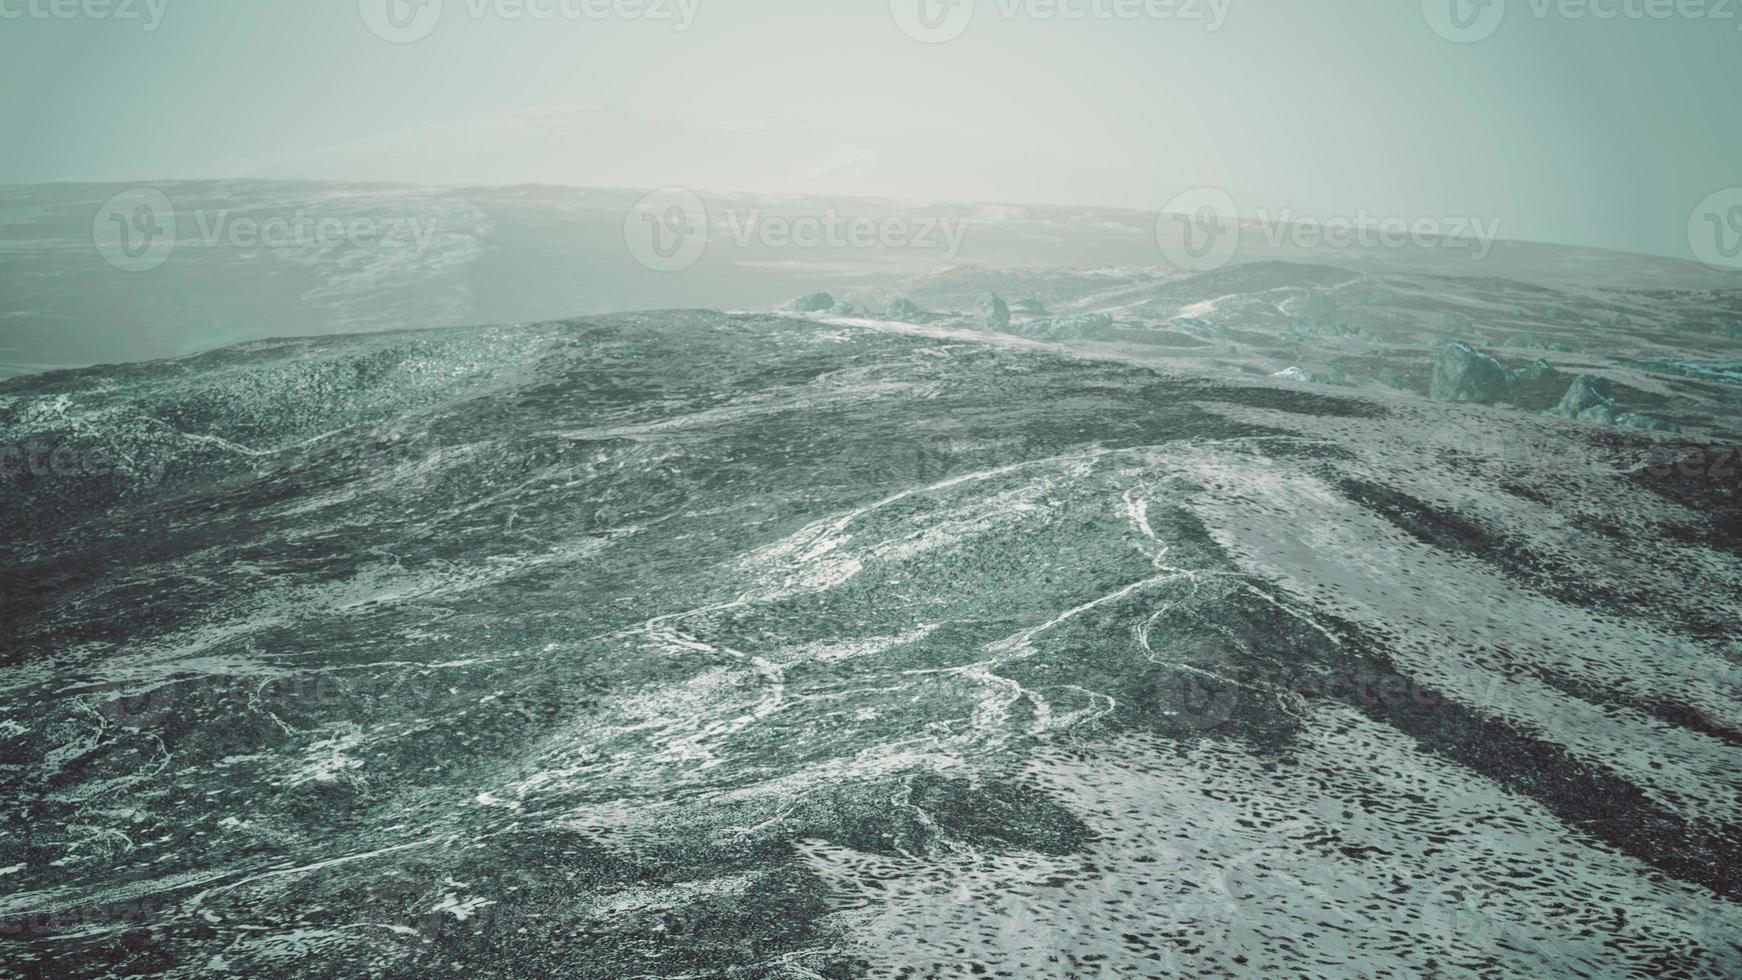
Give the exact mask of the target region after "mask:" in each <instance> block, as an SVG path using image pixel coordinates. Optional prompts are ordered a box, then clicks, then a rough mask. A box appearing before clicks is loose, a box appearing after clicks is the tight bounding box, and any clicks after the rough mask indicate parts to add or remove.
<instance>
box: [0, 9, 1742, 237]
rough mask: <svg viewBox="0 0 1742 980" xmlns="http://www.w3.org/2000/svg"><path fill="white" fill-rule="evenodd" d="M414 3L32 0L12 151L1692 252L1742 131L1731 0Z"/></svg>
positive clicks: (321, 174)
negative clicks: (1488, 9)
mask: <svg viewBox="0 0 1742 980" xmlns="http://www.w3.org/2000/svg"><path fill="white" fill-rule="evenodd" d="M403 2H404V0H364V2H363V3H361V4H353V3H351V2H348V0H347V2H338V3H330V4H324V5H312V4H297V5H291V4H247V5H238V4H228V3H222V2H220V0H154V2H152V3H149V4H148V3H144V2H138V3H133V4H127V5H116V6H115V8H114V9H113V10H112V11H110V13H109V14H108V16H95V15H94V13H95V8H93V16H77V17H73V18H67V19H63V18H61V17H59V16H57V15H55V14H54V10H56V9H59V8H56V7H54V6H53V5H50V4H47V3H42V2H39V0H14V2H12V3H10V4H8V5H6V6H5V10H4V11H0V13H4V14H5V15H6V16H4V17H3V18H0V81H3V82H4V83H6V84H7V85H8V87H9V90H11V91H19V92H23V91H29V92H32V93H33V96H32V98H29V99H18V100H11V101H9V102H8V103H7V104H6V105H5V106H4V107H3V108H0V127H3V128H4V131H5V132H7V133H8V134H10V135H11V139H10V140H9V143H10V146H9V148H8V152H7V153H6V154H4V155H0V183H6V184H32V183H39V182H61V181H103V182H135V181H159V180H182V179H198V178H270V179H300V180H321V181H344V182H349V181H368V182H376V181H387V182H395V183H410V184H431V185H468V186H475V185H515V184H525V183H541V184H553V185H567V186H576V187H612V188H616V187H622V188H654V187H660V186H683V187H690V188H696V189H700V190H719V191H730V192H751V193H759V194H769V195H799V194H803V195H814V196H819V197H828V196H855V197H872V198H883V199H890V200H898V201H899V200H908V201H915V202H926V201H978V202H998V203H1015V204H1057V205H1085V206H1102V207H1122V208H1133V209H1143V210H1153V209H1157V208H1161V207H1163V206H1165V205H1166V204H1167V203H1168V202H1169V201H1170V200H1171V199H1172V198H1173V197H1174V195H1176V194H1178V193H1179V192H1181V191H1183V190H1185V189H1187V188H1192V187H1198V186H1213V187H1217V188H1220V189H1223V190H1226V191H1228V192H1229V193H1230V194H1231V195H1232V196H1233V197H1234V199H1235V200H1236V201H1238V203H1239V205H1240V207H1241V209H1242V211H1243V212H1250V211H1252V210H1254V209H1263V210H1265V211H1267V212H1270V213H1280V212H1283V211H1285V210H1286V211H1288V212H1289V213H1291V214H1299V215H1303V216H1311V217H1316V218H1320V219H1335V218H1346V219H1360V218H1363V217H1366V218H1371V219H1372V220H1382V219H1387V218H1390V219H1399V220H1403V221H1409V220H1414V219H1417V218H1431V219H1439V220H1445V219H1456V218H1467V219H1471V220H1476V221H1481V222H1483V223H1484V224H1486V223H1489V222H1497V223H1498V226H1499V235H1500V237H1502V238H1505V239H1513V240H1525V241H1541V242H1550V243H1558V244H1567V245H1575V246H1587V247H1596V248H1604V249H1614V250H1620V251H1629V252H1639V253H1647V254H1655V255H1662V256H1671V257H1680V258H1691V257H1693V252H1692V250H1691V249H1690V243H1689V237H1690V235H1689V216H1690V214H1692V213H1693V212H1694V211H1695V209H1696V208H1697V207H1698V206H1699V205H1700V202H1701V201H1702V200H1704V199H1706V198H1708V196H1709V195H1710V194H1712V193H1713V192H1714V191H1716V190H1718V189H1720V188H1723V187H1727V186H1731V185H1733V184H1734V183H1736V180H1737V172H1736V169H1735V167H1736V161H1737V160H1739V159H1742V128H1739V127H1738V126H1737V125H1736V122H1737V119H1736V115H1737V113H1736V111H1735V110H1733V109H1732V110H1730V111H1729V116H1730V117H1729V118H1727V119H1726V118H1715V117H1714V114H1713V111H1712V109H1711V106H1713V105H1719V104H1722V103H1723V99H1722V98H1721V97H1718V96H1717V95H1716V93H1721V92H1724V91H1732V92H1733V91H1737V90H1742V59H1739V58H1737V57H1736V56H1735V55H1736V50H1737V47H1738V45H1742V33H1739V32H1738V30H1737V28H1738V26H1742V25H1739V24H1738V22H1737V20H1736V19H1734V16H1730V17H1726V16H1723V15H1724V14H1726V13H1730V14H1732V15H1733V14H1734V12H1733V11H1726V10H1724V9H1722V8H1719V7H1716V6H1712V7H1703V8H1702V9H1703V10H1705V11H1706V14H1705V15H1704V16H1700V17H1682V16H1678V17H1669V18H1660V17H1656V16H1654V15H1653V14H1652V13H1651V11H1650V10H1649V9H1648V8H1647V7H1646V6H1644V5H1640V4H1633V3H1621V2H1618V3H1616V4H1613V5H1604V4H1597V5H1595V6H1593V7H1590V8H1582V7H1576V6H1569V5H1564V4H1549V3H1546V2H1544V0H1532V2H1528V3H1527V2H1516V0H1515V2H1513V3H1511V4H1510V5H1506V4H1504V3H1502V4H1500V5H1499V6H1498V7H1495V8H1492V9H1496V10H1499V11H1501V13H1502V14H1503V19H1502V20H1501V21H1499V22H1498V23H1497V24H1492V25H1489V26H1487V27H1485V28H1482V30H1485V31H1491V32H1492V33H1491V35H1489V34H1484V36H1483V37H1482V38H1481V43H1456V42H1455V41H1453V40H1448V39H1447V37H1446V36H1445V34H1446V33H1447V32H1446V31H1445V30H1436V29H1435V28H1436V16H1437V15H1435V14H1434V12H1433V9H1432V8H1433V6H1434V3H1436V2H1438V0H1431V2H1430V3H1429V4H1427V5H1426V8H1425V9H1424V5H1422V4H1418V3H1380V2H1377V0H1360V2H1355V3H1349V4H1346V5H1342V6H1340V7H1338V8H1336V9H1315V8H1308V7H1307V6H1306V5H1301V4H1291V3H1287V2H1284V0H1215V2H1214V3H1212V2H1211V0H1190V2H1181V3H1177V4H1173V3H1169V4H1163V3H1135V2H1123V0H1061V2H1058V3H1053V2H1050V0H1020V2H1019V0H979V2H978V3H977V4H975V3H971V2H969V0H960V2H958V3H956V4H955V5H951V4H947V3H940V2H939V0H896V2H894V3H889V2H855V3H842V4H830V5H828V6H827V7H826V8H825V7H821V6H819V5H816V4H807V3H803V2H801V0H757V2H753V3H752V2H737V3H732V4H725V3H719V4H716V3H713V2H710V0H683V2H681V3H680V2H679V0H646V2H630V0H589V2H587V3H580V2H573V3H562V2H559V0H548V2H546V0H536V2H531V3H524V4H523V3H519V2H515V0H446V2H445V3H442V2H440V0H429V2H428V3H425V4H423V5H421V6H419V5H407V6H405V7H403V9H399V8H394V7H393V5H394V4H400V3H403ZM922 4H923V7H922ZM1441 5H1442V6H1443V4H1441ZM86 6H89V5H88V4H86ZM1611 6H1612V7H1613V9H1612V10H1611V9H1610V7H1611ZM72 7H79V9H80V10H83V7H80V5H79V4H73V5H71V7H68V8H67V9H71V8H72ZM105 9H107V8H105ZM395 9H398V11H399V14H400V15H402V16H397V17H389V16H388V14H390V13H392V12H393V10H395ZM1474 9H1477V10H1481V9H1483V8H1474ZM1653 9H1654V8H1653ZM123 11H125V12H126V16H123V13H122V12H123ZM1611 14H1612V16H1610V15H1611ZM1484 16H1487V15H1486V14H1484ZM395 24H401V25H404V26H403V27H395V26H394V25H395ZM926 24H934V25H937V27H936V29H935V30H933V29H932V28H927V27H926V26H925V25H926ZM1439 26H1441V27H1443V26H1444V25H1443V24H1442V25H1439ZM904 27H905V28H906V29H905V30H904ZM928 31H929V32H930V33H928ZM916 35H917V36H916ZM928 42H930V43H928ZM1700 93H1706V94H1707V95H1708V96H1711V97H1699V94H1700ZM1719 115H1722V113H1720V114H1719ZM1521 160H1527V161H1530V165H1529V166H1526V167H1520V166H1517V165H1516V162H1517V161H1521Z"/></svg>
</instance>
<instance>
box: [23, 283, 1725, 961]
mask: <svg viewBox="0 0 1742 980" xmlns="http://www.w3.org/2000/svg"><path fill="white" fill-rule="evenodd" d="M798 291H799V290H797V289H790V290H787V291H786V292H787V293H789V294H791V293H796V292H798ZM988 291H996V292H998V293H999V294H1000V295H1002V296H1004V297H1005V298H1006V299H1007V300H1009V301H1011V303H1013V304H1015V303H1016V301H1018V300H1021V299H1034V300H1036V301H1037V304H1038V306H1039V307H1046V308H1047V309H1046V312H1045V314H1044V315H1043V314H1041V313H1037V312H1032V311H1033V310H1035V309H1036V308H1037V306H1036V305H1023V304H1018V305H1019V306H1020V308H1021V310H1023V312H1017V313H1015V314H1014V315H1013V316H1012V317H1011V320H1010V322H1009V323H1008V324H1005V325H1000V326H996V327H994V326H993V325H989V324H988V323H987V322H986V321H985V319H984V318H983V317H981V316H979V315H978V314H976V313H974V312H972V311H973V308H974V306H975V304H976V303H978V302H980V300H981V297H982V294H983V293H985V292H988ZM841 293H842V298H843V299H845V300H846V301H847V302H848V303H857V304H858V306H859V307H861V308H859V309H855V308H852V307H843V308H842V309H841V310H840V311H839V312H834V311H831V312H827V313H818V314H815V315H804V316H801V315H794V314H763V313H743V314H720V313H708V312H673V313H647V314H629V315H613V316H605V317H598V318H593V319H578V320H567V321H556V322H546V323H537V324H528V325H519V326H502V327H471V328H461V329H453V330H440V331H426V332H398V333H379V334H371V335H361V336H337V337H324V338H313V339H306V340H289V341H258V342H252V343H247V344H243V345H241V346H237V347H232V348H228V349H225V350H221V351H216V352H212V353H207V354H202V355H199V356H195V357H189V358H184V359H180V360H171V361H157V362H151V363H144V364H138V365H130V366H123V367H114V368H95V369H87V370H82V371H75V372H64V373H51V374H42V375H34V376H29V377H23V378H17V379H14V380H12V381H10V382H8V383H6V384H5V385H3V386H0V426H4V429H5V431H6V433H7V434H8V435H7V442H8V443H9V444H15V445H26V446H28V445H33V444H34V445H37V446H39V447H42V452H43V455H41V456H40V457H39V458H40V459H41V460H45V461H46V462H44V464H43V466H41V467H38V468H37V469H36V470H31V469H29V468H28V467H27V468H25V469H23V470H19V469H18V468H14V469H13V470H12V471H10V473H9V475H8V476H7V477H6V478H5V479H6V480H7V482H6V483H5V485H4V486H0V491H3V492H4V493H5V495H6V500H7V501H8V504H7V505H6V506H5V507H4V508H0V529H3V530H4V532H5V533H4V536H3V537H0V569H3V571H0V601H3V602H4V608H5V611H6V613H5V617H4V619H3V621H0V657H3V658H4V664H5V669H4V672H3V673H0V683H3V684H4V687H5V691H4V694H5V698H6V703H7V705H8V708H7V713H6V717H5V720H4V722H0V726H3V728H0V736H3V737H0V783H3V784H4V787H5V790H4V796H5V798H6V799H7V800H9V801H11V805H9V806H8V807H7V808H6V809H5V812H4V818H3V822H0V889H3V890H4V892H5V895H4V897H3V898H0V944H3V947H4V955H3V956H0V962H4V963H5V964H6V966H7V967H8V968H9V969H11V970H15V971H17V972H19V973H23V974H26V975H30V974H52V975H56V976H92V977H96V976H141V975H152V974H167V975H174V976H193V975H209V976H226V975H234V976H246V977H260V976H279V975H300V976H334V977H339V976H345V977H350V976H391V977H428V976H443V975H449V974H464V975H468V976H473V977H504V978H507V977H547V976H572V977H599V978H624V977H669V978H678V977H704V976H705V977H713V976H738V977H816V976H826V977H856V976H875V977H927V976H980V975H1002V976H1014V977H1036V976H1057V977H1068V976H1077V977H1086V976H1121V977H1124V976H1156V975H1171V974H1178V975H1186V976H1201V975H1211V976H1214V975H1253V974H1256V973H1259V972H1261V971H1262V972H1274V973H1278V974H1281V975H1290V976H1294V975H1304V976H1327V977H1329V976H1338V977H1340V976H1434V975H1445V976H1453V975H1457V976H1462V975H1472V974H1475V975H1494V976H1580V975H1594V976H1616V975H1641V976H1662V977H1669V976H1711V977H1719V976H1735V975H1737V974H1738V973H1739V972H1742V908H1739V906H1738V901H1739V900H1742V894H1739V886H1738V881H1739V879H1738V878H1737V875H1736V868H1737V867H1738V864H1739V861H1742V830H1739V828H1742V798H1739V793H1742V690H1739V688H1742V683H1739V682H1742V665H1739V656H1742V650H1739V648H1738V645H1737V642H1736V640H1735V623H1736V620H1737V616H1738V612H1739V611H1742V600H1739V599H1738V589H1737V586H1738V583H1739V582H1742V532H1739V530H1738V523H1737V517H1738V500H1737V477H1736V472H1737V468H1738V464H1737V463H1736V462H1735V461H1734V460H1730V461H1728V462H1726V461H1725V458H1723V457H1721V456H1720V455H1719V454H1717V453H1714V452H1712V451H1711V450H1710V449H1708V448H1706V447H1707V446H1709V445H1710V444H1711V443H1713V442H1720V441H1722V440H1725V439H1729V438H1732V437H1733V435H1732V434H1733V433H1734V432H1735V427H1736V425H1737V422H1736V414H1735V397H1736V391H1737V389H1736V387H1735V383H1736V382H1735V375H1734V373H1733V372H1734V367H1733V364H1734V362H1735V361H1736V360H1737V358H1736V356H1735V354H1734V350H1735V346H1736V343H1737V340H1736V338H1735V337H1734V336H1730V335H1729V334H1727V333H1726V331H1727V330H1728V327H1727V326H1726V324H1727V322H1729V318H1733V317H1734V316H1735V314H1736V310H1737V300H1736V295H1735V294H1734V293H1719V292H1712V291H1710V290H1709V289H1707V287H1704V286H1698V285H1694V286H1685V285H1684V286H1683V287H1678V288H1673V289H1672V288H1669V287H1664V288H1662V289H1658V288H1655V287H1649V286H1643V285H1639V284H1637V283H1634V284H1629V283H1625V282H1610V283H1606V284H1605V288H1602V289H1599V288H1597V287H1595V286H1586V287H1583V288H1577V287H1574V286H1572V285H1567V284H1562V285H1561V286H1558V287H1554V286H1549V285H1529V286H1526V285H1523V284H1520V283H1519V282H1517V281H1500V280H1493V281H1488V280H1483V281H1471V280H1454V279H1450V278H1444V277H1436V275H1435V274H1429V273H1421V272H1401V273H1400V272H1397V271H1395V270H1391V271H1386V270H1366V269H1363V270H1359V271H1350V270H1339V269H1337V268H1334V267H1329V266H1301V265H1293V264H1285V263H1263V264H1258V265H1255V266H1249V267H1240V268H1233V269H1228V270H1222V271H1221V272H1218V273H1211V274H1207V275H1205V276H1198V277H1178V276H1171V275H1162V274H1158V273H1147V272H1134V273H1093V274H1084V273H1039V272H1025V273H1022V274H1013V273H1006V272H996V273H993V272H986V271H984V269H983V268H981V269H965V270H962V269H959V270H956V271H953V272H950V273H946V274H943V275H937V276H927V277H924V278H923V279H919V280H909V281H905V282H902V283H900V284H898V285H895V286H890V287H884V288H881V289H874V288H871V287H868V286H867V287H862V288H860V287H855V288H854V289H847V290H842V291H841ZM900 295H904V296H908V297H910V298H911V299H912V300H913V301H914V303H915V305H916V306H919V307H921V308H923V309H926V310H930V311H932V314H933V315H930V316H926V315H919V316H906V317H900V318H889V317H885V316H881V315H878V314H879V312H880V311H881V310H882V309H884V308H885V306H886V304H887V302H888V301H889V300H890V299H893V298H896V296H900ZM866 309H871V310H873V311H876V312H870V313H868V312H865V310H866ZM1563 310H1564V313H1563V312H1560V311H1563ZM1093 313H1101V314H1105V315H1106V316H1107V317H1108V318H1109V319H1101V318H1096V317H1090V318H1088V319H1083V320H1076V321H1072V322H1071V324H1070V325H1069V326H1067V327H1065V328H1059V327H1058V324H1057V323H1049V324H1048V326H1046V327H1045V328H1036V324H1037V323H1038V322H1039V321H1040V320H1041V319H1048V320H1057V319H1058V318H1060V317H1063V316H1067V315H1073V314H1093ZM1453 314H1460V315H1463V316H1465V317H1468V321H1467V322H1466V321H1465V320H1459V319H1455V318H1450V317H1451V316H1452V315H1453ZM1623 315H1624V316H1626V317H1628V318H1629V319H1628V321H1627V324H1623V323H1622V321H1621V320H1619V319H1613V317H1616V316H1623ZM1344 328H1347V329H1344ZM1061 330H1062V333H1061ZM1362 331H1366V334H1365V335H1363V333H1362ZM1527 333H1528V334H1536V335H1539V336H1540V337H1541V338H1542V339H1543V340H1544V341H1545V343H1548V344H1558V345H1560V346H1564V347H1569V348H1573V349H1570V350H1558V349H1554V348H1552V347H1548V346H1532V347H1529V348H1528V349H1527V348H1523V347H1519V346H1517V345H1512V344H1509V343H1508V341H1509V338H1512V337H1514V336H1516V335H1519V334H1527ZM1031 334H1033V335H1038V336H1031ZM1055 335H1056V336H1055ZM1049 338H1050V339H1049ZM1448 339H1451V340H1459V341H1463V342H1466V343H1468V344H1470V345H1471V347H1472V349H1474V350H1478V351H1489V352H1492V353H1495V354H1496V355H1497V356H1498V357H1499V358H1500V359H1501V360H1502V361H1503V368H1504V369H1505V370H1508V371H1510V370H1521V371H1522V370H1525V369H1527V368H1533V367H1534V359H1535V358H1538V357H1541V358H1544V359H1546V360H1549V361H1550V362H1551V366H1552V367H1553V369H1554V370H1555V371H1556V372H1558V374H1557V375H1545V376H1539V375H1537V374H1532V375H1530V376H1529V378H1528V379H1527V380H1526V381H1521V382H1520V383H1519V384H1518V385H1516V386H1513V387H1509V388H1508V390H1507V391H1506V392H1505V394H1506V398H1505V399H1494V400H1493V403H1492V404H1480V403H1472V402H1456V403H1454V402H1447V401H1436V400H1434V399H1433V398H1432V397H1430V396H1431V395H1432V394H1433V391H1432V390H1431V389H1432V387H1433V379H1432V377H1431V375H1432V374H1433V371H1434V367H1435V364H1436V363H1437V359H1438V358H1440V357H1442V356H1444V351H1445V347H1444V341H1445V340H1448ZM1666 365H1673V366H1666ZM1726 365H1731V366H1728V367H1727V366H1726ZM1287 367H1298V368H1300V369H1301V374H1297V375H1291V376H1289V377H1288V378H1280V379H1279V378H1272V377H1270V375H1271V374H1274V373H1276V372H1278V371H1282V370H1284V369H1286V368H1287ZM1387 369H1389V370H1391V371H1393V372H1394V373H1393V374H1389V375H1388V374H1385V373H1384V372H1385V371H1386V370H1387ZM1577 374H1602V375H1605V376H1607V377H1608V379H1609V380H1610V382H1611V383H1612V386H1611V387H1610V388H1609V391H1610V394H1611V396H1612V397H1613V399H1614V400H1615V402H1616V403H1617V406H1618V407H1619V408H1625V409H1629V410H1631V411H1634V412H1640V413H1649V414H1651V415H1652V416H1653V417H1654V418H1658V419H1660V420H1663V421H1665V422H1669V423H1673V424H1675V425H1676V426H1678V427H1679V428H1680V429H1681V431H1680V432H1679V433H1677V432H1670V431H1647V430H1645V429H1641V428H1637V427H1632V426H1626V425H1612V424H1607V423H1603V422H1593V421H1589V420H1586V421H1579V420H1576V419H1569V418H1563V417H1559V416H1556V415H1550V414H1548V410H1549V409H1550V408H1552V407H1554V406H1555V405H1557V404H1558V403H1559V400H1560V399H1561V398H1562V396H1563V394H1564V392H1565V390H1566V389H1567V388H1568V387H1569V386H1570V384H1571V379H1572V378H1573V377H1574V376H1576V375H1577ZM1305 376H1311V377H1314V378H1318V379H1319V380H1318V381H1316V382H1303V381H1300V380H1298V379H1299V378H1301V377H1305ZM1521 377H1523V376H1522V375H1521ZM1545 378H1547V379H1548V380H1544V379H1545ZM1387 379H1389V380H1387ZM1538 382H1541V384H1540V385H1539V384H1538ZM1539 389H1540V390H1539ZM57 449H64V450H66V452H63V453H61V455H60V456H59V459H60V460H61V462H62V463H64V464H67V465H59V466H57V465H56V464H54V463H53V460H54V459H55V458H56V457H55V456H54V454H53V452H52V450H57ZM69 460H70V461H72V462H71V463H67V461H69ZM1666 463H1678V464H1680V465H1665V464H1666Z"/></svg>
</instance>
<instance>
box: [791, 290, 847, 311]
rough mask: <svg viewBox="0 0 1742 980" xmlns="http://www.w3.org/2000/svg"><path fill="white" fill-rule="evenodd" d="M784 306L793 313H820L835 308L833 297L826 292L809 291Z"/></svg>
mask: <svg viewBox="0 0 1742 980" xmlns="http://www.w3.org/2000/svg"><path fill="white" fill-rule="evenodd" d="M786 308H787V309H789V310H791V311H793V312H794V313H822V312H824V311H825V310H832V309H834V308H835V298H834V297H833V296H830V295H829V294H828V293H811V294H810V295H809V296H800V297H799V298H798V299H795V300H793V301H792V302H791V303H788V304H787V306H786Z"/></svg>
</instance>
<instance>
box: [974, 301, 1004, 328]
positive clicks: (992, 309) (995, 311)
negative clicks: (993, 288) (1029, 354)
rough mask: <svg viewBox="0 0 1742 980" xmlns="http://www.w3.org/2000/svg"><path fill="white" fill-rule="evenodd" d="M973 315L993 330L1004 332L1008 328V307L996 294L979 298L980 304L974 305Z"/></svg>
mask: <svg viewBox="0 0 1742 980" xmlns="http://www.w3.org/2000/svg"><path fill="white" fill-rule="evenodd" d="M974 315H975V316H977V317H979V318H980V319H981V320H982V321H984V322H985V324H986V326H987V327H990V328H991V329H993V330H1005V329H1008V328H1009V326H1010V307H1009V305H1008V304H1006V303H1005V302H1004V300H1003V298H1002V297H1000V296H999V295H998V294H997V293H987V294H986V295H984V296H982V297H980V302H979V303H977V304H975V305H974Z"/></svg>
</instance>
